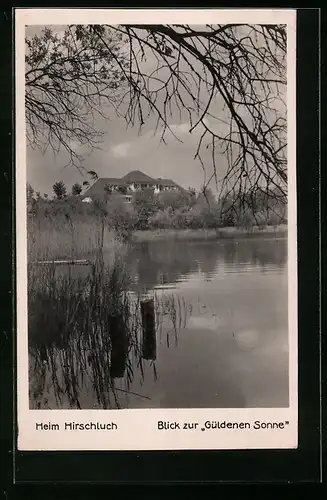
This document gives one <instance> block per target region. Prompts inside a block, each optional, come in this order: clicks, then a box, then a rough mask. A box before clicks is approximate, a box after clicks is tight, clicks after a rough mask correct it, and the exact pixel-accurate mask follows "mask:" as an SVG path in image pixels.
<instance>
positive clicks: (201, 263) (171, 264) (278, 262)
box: [127, 238, 287, 290]
mask: <svg viewBox="0 0 327 500" xmlns="http://www.w3.org/2000/svg"><path fill="white" fill-rule="evenodd" d="M286 260H287V245H286V240H281V239H277V238H258V239H255V238H243V239H239V240H237V239H231V240H219V241H214V242H213V241H203V242H198V241H195V242H189V241H152V242H148V243H142V244H140V245H134V246H132V248H131V251H130V252H129V254H128V259H127V265H128V268H129V269H130V272H131V275H132V277H133V281H134V288H135V289H142V290H151V289H152V288H153V287H154V286H155V285H160V284H163V285H164V284H168V283H176V282H178V281H180V280H187V279H188V277H189V275H190V274H194V273H201V274H202V275H203V277H204V278H205V279H207V280H210V279H212V278H214V277H215V275H216V273H217V271H218V268H219V265H220V264H221V265H222V267H223V271H224V272H245V271H251V269H253V268H254V267H255V268H260V270H261V271H263V272H264V271H265V270H269V269H281V268H283V267H284V266H285V265H286Z"/></svg>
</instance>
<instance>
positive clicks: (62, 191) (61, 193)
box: [53, 181, 67, 200]
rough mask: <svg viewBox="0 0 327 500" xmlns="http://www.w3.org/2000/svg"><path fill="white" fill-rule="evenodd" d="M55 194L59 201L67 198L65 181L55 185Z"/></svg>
mask: <svg viewBox="0 0 327 500" xmlns="http://www.w3.org/2000/svg"><path fill="white" fill-rule="evenodd" d="M53 192H54V194H55V195H56V197H57V198H58V199H59V200H61V199H62V198H64V197H65V196H66V194H67V189H66V186H65V184H64V183H63V181H58V182H55V183H54V185H53Z"/></svg>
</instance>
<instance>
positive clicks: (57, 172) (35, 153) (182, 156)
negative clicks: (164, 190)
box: [26, 26, 227, 196]
mask: <svg viewBox="0 0 327 500" xmlns="http://www.w3.org/2000/svg"><path fill="white" fill-rule="evenodd" d="M40 29H41V28H40V27H34V26H29V27H27V28H26V35H27V36H30V35H33V34H34V33H36V34H38V33H39V32H40ZM52 29H55V30H56V31H57V32H59V33H60V32H62V30H63V26H55V27H53V26H52ZM145 64H146V66H147V69H151V66H153V68H154V67H155V60H154V58H153V56H152V59H151V56H148V59H147V61H146V63H145ZM163 77H165V75H163ZM192 85H193V86H194V85H195V84H194V83H193V84H192ZM194 90H196V88H194ZM202 97H203V98H204V99H207V98H208V97H207V95H202ZM159 102H160V101H159ZM213 109H214V113H215V115H216V116H217V117H220V119H221V120H222V121H224V111H223V108H222V104H221V102H219V100H216V101H215V102H214V107H213ZM169 120H170V121H169V125H170V127H171V129H172V130H173V131H174V134H175V135H176V136H177V138H178V139H176V138H175V137H174V136H173V135H171V134H169V133H168V135H167V136H166V137H165V139H166V144H164V143H162V142H160V134H157V135H154V132H155V128H156V117H155V116H150V117H149V118H147V120H146V125H145V127H144V129H143V130H142V131H141V133H140V131H139V127H138V126H135V127H131V126H130V127H127V125H126V121H125V120H124V118H118V117H116V116H114V115H112V119H111V120H110V121H108V122H106V123H105V124H104V123H103V121H102V120H101V119H99V126H100V127H101V128H104V131H105V134H104V137H103V142H102V144H101V146H100V147H101V149H99V150H94V151H93V152H91V154H88V155H86V151H85V152H84V151H83V147H79V146H76V147H78V148H79V153H81V154H82V155H84V153H85V160H84V162H83V170H82V171H79V170H78V169H77V168H76V167H74V166H68V167H67V166H65V165H66V164H67V161H68V157H67V155H66V154H65V152H64V151H62V152H59V153H57V154H54V153H53V151H52V150H51V149H48V150H47V152H46V153H45V154H43V153H42V151H41V150H39V149H31V148H30V147H27V158H26V159H27V181H28V182H29V183H30V184H31V185H32V187H33V188H34V190H35V191H39V192H40V193H41V195H43V194H44V193H47V194H48V195H49V196H52V195H53V189H52V186H53V184H54V183H55V182H57V181H63V182H64V183H65V184H66V186H67V190H68V192H69V191H70V189H71V186H72V185H73V184H74V183H75V182H78V183H80V184H82V183H83V181H85V180H90V177H89V176H88V175H87V171H89V170H93V171H96V172H97V174H98V176H99V177H123V176H124V175H125V174H127V173H128V172H130V171H132V170H140V171H142V172H144V173H145V174H148V175H150V176H151V177H156V178H158V177H161V178H168V179H172V180H174V181H175V182H176V183H177V184H179V185H181V186H182V187H184V188H186V189H187V188H188V187H193V188H195V189H197V190H199V189H200V188H201V187H202V186H203V184H204V183H206V182H207V180H208V178H209V177H210V176H211V174H212V171H213V170H212V157H211V151H210V150H207V151H206V150H204V152H203V156H202V159H203V160H204V167H203V165H201V163H200V161H199V159H194V155H195V153H196V151H197V146H198V143H199V140H200V137H201V134H202V133H203V130H204V129H203V127H201V126H199V127H197V128H196V129H195V130H194V131H193V132H192V133H190V132H189V129H190V124H189V122H188V120H187V116H186V114H185V115H184V116H182V117H179V115H178V113H177V112H173V115H172V117H171V118H170V119H169ZM208 121H209V122H210V118H208ZM210 126H211V128H212V129H214V127H215V126H216V127H217V126H218V127H220V126H223V125H219V124H218V125H217V123H215V124H213V123H211V124H210ZM215 162H216V166H217V174H218V178H219V177H221V176H222V175H223V173H224V172H225V170H226V167H227V160H226V157H225V156H224V155H223V154H219V151H218V150H217V151H216V154H215ZM204 170H205V171H204ZM210 187H214V184H213V183H211V185H210Z"/></svg>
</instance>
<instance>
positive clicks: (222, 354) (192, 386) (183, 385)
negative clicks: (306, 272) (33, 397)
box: [47, 237, 289, 408]
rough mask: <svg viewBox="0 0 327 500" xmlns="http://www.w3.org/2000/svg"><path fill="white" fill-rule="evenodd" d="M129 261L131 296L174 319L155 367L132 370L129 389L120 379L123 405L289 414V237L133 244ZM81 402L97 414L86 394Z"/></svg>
mask: <svg viewBox="0 0 327 500" xmlns="http://www.w3.org/2000/svg"><path fill="white" fill-rule="evenodd" d="M126 263H127V267H128V269H129V273H130V275H131V277H132V285H131V290H130V291H131V292H132V295H133V293H134V292H137V293H138V292H145V293H147V294H149V295H150V297H154V298H155V302H156V303H160V304H163V303H164V304H167V311H168V313H167V314H166V315H164V316H163V317H162V318H161V319H162V321H161V323H160V328H157V332H156V339H155V340H156V346H154V349H155V351H156V352H155V356H153V357H154V358H155V360H152V361H151V360H145V361H143V363H142V367H141V369H140V367H139V366H136V365H137V363H136V362H135V367H134V370H133V372H134V373H133V378H132V380H131V381H130V384H129V386H128V387H127V386H126V377H125V378H121V379H119V378H117V379H115V387H116V388H117V389H118V391H120V392H118V394H119V406H120V407H122V408H197V407H198V408H205V407H207V408H210V407H216V408H242V407H285V406H288V397H289V394H288V318H287V309H288V307H287V239H286V238H274V237H269V238H266V237H252V238H240V239H238V240H236V239H222V240H219V241H176V240H175V241H174V240H170V241H167V240H166V241H153V242H148V243H142V244H135V245H133V246H131V247H130V250H129V253H128V255H127V262H126ZM172 311H173V314H172ZM151 349H153V346H152V347H151ZM148 357H151V355H150V356H148ZM91 385H92V384H91ZM126 391H127V392H128V394H127V393H126ZM132 393H135V395H134V394H132ZM136 394H137V395H136ZM47 398H48V400H49V402H50V407H55V402H54V399H53V398H52V396H51V391H50V392H49V394H48V395H47ZM79 401H80V404H81V407H82V408H94V407H101V405H100V406H99V403H97V401H96V397H95V394H94V391H93V392H92V387H91V388H90V386H89V387H88V388H85V390H84V389H83V388H82V389H81V394H80V395H79Z"/></svg>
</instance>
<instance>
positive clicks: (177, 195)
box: [16, 9, 297, 448]
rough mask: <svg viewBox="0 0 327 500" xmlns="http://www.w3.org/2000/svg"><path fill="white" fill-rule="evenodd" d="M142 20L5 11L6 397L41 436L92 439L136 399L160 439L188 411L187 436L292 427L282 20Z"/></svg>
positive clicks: (291, 213) (292, 190)
mask: <svg viewBox="0 0 327 500" xmlns="http://www.w3.org/2000/svg"><path fill="white" fill-rule="evenodd" d="M19 10H20V9H18V11H19ZM33 10H34V18H33ZM119 12H121V17H119ZM133 12H134V14H133ZM141 12H142V11H130V12H128V11H118V10H116V11H115V10H114V9H113V10H112V11H111V10H110V9H107V11H100V12H99V11H97V9H90V10H89V13H90V15H89V16H87V15H86V13H85V12H84V13H83V11H82V10H78V9H76V10H72V9H69V10H67V15H66V13H65V9H49V11H47V9H44V10H40V11H38V10H37V9H22V12H21V13H19V12H18V13H17V16H18V17H17V18H16V19H17V20H16V22H17V26H16V31H17V34H16V37H17V38H16V122H17V125H16V126H17V133H16V137H17V145H16V193H17V206H18V204H19V206H18V209H17V225H20V230H19V229H18V230H17V259H18V267H17V268H18V271H17V273H18V275H17V282H18V293H19V296H18V297H17V308H18V309H17V311H18V316H20V319H19V318H18V376H19V380H18V391H19V398H21V399H20V402H19V410H20V411H21V417H20V419H21V420H20V422H21V426H22V425H23V423H24V422H25V421H26V418H27V417H26V416H23V415H30V414H32V415H33V419H34V420H33V422H37V424H33V426H34V427H33V432H34V434H33V435H34V436H36V435H37V436H38V438H35V439H38V445H37V446H39V447H40V446H42V444H40V443H42V439H43V438H44V439H46V438H45V433H42V432H40V430H41V431H42V430H43V428H45V429H47V428H49V429H50V431H51V430H53V429H55V430H58V429H59V424H57V423H56V422H59V420H58V419H59V418H61V417H60V414H63V415H66V416H65V417H63V418H64V419H63V420H61V422H65V424H62V425H65V430H66V433H67V429H68V430H72V429H73V428H74V426H77V427H75V428H78V426H79V425H81V422H82V421H83V422H84V424H85V422H90V418H91V417H85V415H92V418H91V420H92V422H93V423H94V422H95V423H94V425H95V427H96V426H98V427H97V429H99V432H101V429H105V426H106V425H109V424H107V422H112V423H111V424H110V425H112V429H115V425H117V429H118V428H119V429H122V426H123V424H122V423H119V422H120V420H119V419H120V418H122V419H126V418H129V417H128V416H129V415H131V416H132V415H136V414H135V413H133V410H137V411H138V412H137V415H139V417H138V418H139V419H140V421H141V420H143V417H142V416H141V415H143V413H142V410H143V411H147V410H151V412H147V413H146V415H147V418H150V415H156V416H155V417H153V418H154V427H155V429H156V432H157V433H158V429H159V430H161V429H163V430H165V429H168V428H169V429H179V426H178V425H177V424H176V419H178V414H177V413H176V412H179V411H180V412H183V411H184V412H187V411H188V412H190V411H193V410H196V412H197V413H196V415H197V416H196V418H193V419H190V418H188V419H187V420H188V421H189V422H190V423H189V424H188V425H189V426H190V427H189V429H193V430H194V431H195V430H196V429H197V428H198V429H201V430H202V431H204V430H207V431H209V430H211V434H210V432H201V431H200V432H199V433H198V434H197V437H196V439H197V440H198V441H197V444H196V447H201V445H200V441H201V439H205V440H206V442H207V445H205V446H208V447H210V446H213V447H218V446H219V445H217V441H216V442H215V443H213V444H212V445H210V441H214V440H215V439H216V440H217V438H214V437H213V436H215V434H213V432H214V431H212V429H216V428H218V429H219V428H222V429H223V428H224V427H226V425H227V424H226V422H227V423H228V422H232V424H231V425H232V426H233V427H232V428H233V429H244V427H242V426H241V427H239V426H238V425H239V424H237V422H238V421H240V422H243V423H244V422H247V421H248V420H247V419H249V422H250V420H251V419H252V418H254V417H252V415H255V414H256V413H255V412H259V413H258V415H259V416H258V418H254V420H256V421H258V422H259V423H257V424H256V425H257V426H258V427H257V428H258V429H259V428H260V426H261V427H262V428H263V429H268V430H269V429H270V428H271V429H274V425H276V426H277V427H278V425H281V424H279V423H277V424H276V423H274V422H275V420H276V419H275V417H273V415H274V412H276V411H277V413H278V411H279V412H280V415H286V416H287V415H293V416H294V418H295V420H294V422H293V423H292V425H294V426H295V427H294V428H295V431H296V425H297V422H296V411H297V394H296V384H297V380H296V363H297V361H296V359H297V358H296V357H297V352H296V341H297V331H296V314H297V313H296V187H295V186H296V179H295V133H296V131H295V122H293V120H295V104H294V103H295V83H294V82H295V42H294V40H295V14H294V12H293V11H288V10H286V11H283V10H276V11H274V10H270V11H266V10H264V9H263V10H262V11H260V10H255V11H253V13H251V10H249V11H237V10H234V11H219V10H215V11H210V10H207V11H206V10H203V11H191V10H189V11H185V12H184V13H183V11H175V12H174V10H171V11H169V10H167V11H163V12H162V13H161V14H160V11H157V12H156V11H155V10H153V11H150V10H148V11H144V19H142V16H141ZM42 13H43V18H42V15H41V14H42ZM191 13H193V17H191ZM19 16H20V17H19ZM242 16H243V17H242ZM184 18H185V21H184ZM33 19H34V20H33ZM42 19H44V20H43V21H42ZM159 20H160V21H162V22H165V23H164V24H154V23H155V22H158V21H159ZM210 22H215V23H216V24H210ZM18 82H21V83H20V84H19V83H18ZM291 120H292V121H291ZM19 259H20V260H19ZM19 263H20V264H19ZM291 290H293V292H294V293H293V294H292V293H291ZM290 298H293V299H294V304H291V302H290ZM53 410H63V412H58V411H53ZM104 410H105V411H106V412H105V413H104V412H103V411H104ZM110 410H113V411H110ZM130 410H131V412H129V411H130ZM154 410H156V412H155V413H153V411H154ZM171 410H172V411H173V412H174V413H169V411H171ZM109 411H110V412H109ZM226 411H227V413H226ZM242 411H243V413H242ZM160 412H163V413H160ZM201 412H209V413H207V414H206V415H205V414H204V413H203V416H202V413H201ZM224 412H225V413H224ZM233 412H234V413H233ZM235 412H236V413H235ZM237 412H238V413H237ZM244 412H248V413H244ZM249 412H250V413H249ZM251 412H252V413H251ZM253 412H254V413H253ZM260 412H261V413H260ZM283 412H284V413H283ZM288 412H291V413H288ZM97 414H99V415H100V414H101V418H102V419H103V418H104V419H105V420H103V422H105V423H103V424H101V423H99V422H100V420H99V419H100V417H97V416H96V415H97ZM184 414H185V415H186V413H183V415H184ZM54 415H56V416H54ZM58 415H59V416H58ZM67 415H72V416H69V417H68V416H67ZM103 415H104V416H103ZM108 415H110V416H108ZM160 415H164V416H163V417H160ZM172 415H173V416H172ZM189 415H191V413H189ZM208 415H209V416H208ZM213 415H214V416H213ZM226 415H227V416H226ZM235 415H239V416H238V417H236V416H235ZM244 415H248V416H247V417H245V416H244ZM131 418H132V417H131ZM133 418H134V419H135V418H136V417H133ZM183 418H184V417H183ZM287 418H288V417H286V418H284V417H282V420H283V422H284V424H285V425H287V424H289V421H290V420H291V418H292V417H290V418H289V419H288V420H287ZM97 420H98V423H96V422H97ZM286 420H287V421H286ZM277 421H278V422H279V418H277ZM67 422H68V424H67ZM114 422H116V423H117V424H115V423H114ZM158 422H160V423H158ZM171 422H175V424H174V425H175V427H174V426H173V424H171ZM204 422H205V424H203V423H204ZM285 422H286V423H285ZM224 423H225V426H224ZM284 424H283V425H284ZM24 425H25V424H24ZM37 425H39V427H37ZM57 425H58V429H56V426H57ZM60 425H61V424H60ZM67 425H68V428H67ZM69 425H70V427H69ZM101 425H102V426H103V427H101ZM128 425H130V424H128ZM133 425H136V424H135V423H134V424H133ZM142 425H144V423H143V424H142ZM176 425H177V426H176ZM47 426H49V427H47ZM99 426H100V427H99ZM160 426H161V427H160ZM166 426H167V427H166ZM192 426H193V427H192ZM249 426H250V424H249ZM95 427H94V429H95ZM227 427H228V425H227ZM107 428H108V427H107ZM254 428H256V427H254ZM282 428H283V427H279V429H282ZM21 429H22V427H21ZM91 429H93V427H92V426H91ZM135 429H136V427H135ZM245 429H247V426H246V425H245ZM60 430H62V427H60ZM94 432H96V431H94ZM99 432H98V434H99ZM122 432H123V431H122ZM126 432H127V431H126ZM137 432H139V433H142V432H143V431H142V430H141V428H140V430H139V431H137ZM149 432H150V431H149ZM151 432H154V430H152V431H151ZM238 432H241V431H238ZM243 432H245V431H243ZM21 433H22V434H24V433H26V434H29V436H30V435H31V433H30V431H29V430H26V431H25V430H24V431H23V430H22V431H21ZM113 435H114V434H113V433H112V434H111V436H113ZM280 435H281V431H279V434H278V436H279V437H277V438H274V437H272V438H271V441H272V444H271V446H273V441H274V439H277V441H278V440H279V441H280V443H279V444H280V446H281V447H283V443H282V440H283V437H280ZM58 436H60V437H58ZM65 436H66V434H65ZM79 436H81V434H80V435H79ZM264 436H265V435H263V437H262V439H263V443H264V439H265V437H264ZM141 437H142V436H139V437H138V439H141ZM134 438H135V439H136V436H134ZM22 439H23V438H22ZM47 439H49V438H48V437H47ZM65 439H66V437H64V436H62V434H59V433H57V434H55V433H54V435H52V440H53V441H56V440H57V441H60V440H62V441H63V440H65ZM72 439H77V438H76V437H75V438H72ZM79 439H84V437H83V438H81V437H79ZM85 439H86V438H85ZM88 439H89V440H90V439H93V438H91V435H90V433H89V435H88ZM94 439H98V440H99V441H101V440H103V437H98V438H94ZM112 439H115V440H116V441H117V442H116V445H115V446H116V447H119V444H117V443H118V441H119V439H118V437H115V438H114V437H112ZM126 439H127V438H126V437H125V438H124V441H126ZM153 439H154V440H155V438H153ZM160 439H164V437H161V435H160ZM165 439H172V440H174V439H176V440H177V441H178V440H179V439H182V440H185V439H186V438H185V437H182V438H179V437H176V436H175V435H173V436H170V437H169V438H167V437H166V438H165ZM188 439H191V440H192V439H193V437H190V434H189V436H188ZM220 439H221V438H220ZM233 439H241V440H242V438H237V437H236V436H235V437H234V438H233ZM146 440H148V441H149V440H150V437H149V436H148V437H146ZM286 441H287V439H286ZM286 441H285V442H286ZM291 441H292V443H294V446H296V432H295V437H294V433H293V434H292V438H291ZM287 442H288V441H287ZM29 443H31V441H29ZM244 443H245V444H244V446H245V447H246V446H248V447H251V440H250V439H249V438H247V439H246V438H244ZM61 446H64V444H62V445H61ZM285 446H286V445H285ZM190 447H192V444H191V446H190ZM122 448H123V445H122Z"/></svg>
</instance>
